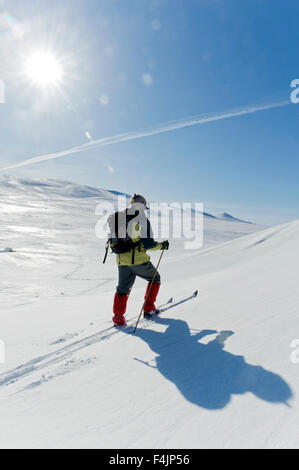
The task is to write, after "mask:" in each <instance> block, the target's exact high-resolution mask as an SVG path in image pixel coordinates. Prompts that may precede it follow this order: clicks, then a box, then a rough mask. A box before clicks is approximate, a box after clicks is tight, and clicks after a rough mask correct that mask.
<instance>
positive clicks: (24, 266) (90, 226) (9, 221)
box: [0, 176, 261, 309]
mask: <svg viewBox="0 0 299 470" xmlns="http://www.w3.org/2000/svg"><path fill="white" fill-rule="evenodd" d="M118 194H119V193H118V192H111V191H106V190H103V189H96V188H90V187H87V186H82V185H78V184H74V183H71V182H68V181H60V180H53V179H44V180H34V179H20V178H15V177H11V176H4V177H0V213H1V215H2V217H1V219H0V256H1V257H0V263H1V269H2V271H3V272H4V271H5V278H4V279H3V280H2V283H1V284H2V285H1V289H0V306H2V307H4V308H6V309H10V308H12V307H14V306H17V305H23V304H26V303H28V302H29V303H31V302H36V301H39V299H41V298H43V297H55V296H57V295H58V296H61V295H65V296H74V295H78V294H82V295H85V294H89V293H90V292H95V291H96V290H97V289H98V288H101V287H102V286H104V285H106V284H108V283H110V284H111V283H115V280H114V278H115V267H114V260H113V259H111V258H112V257H109V259H108V263H107V265H106V269H105V272H104V273H103V276H102V275H101V274H99V266H100V264H101V262H102V259H103V256H104V247H105V242H106V240H103V239H101V240H99V239H98V238H97V237H96V234H95V227H96V224H97V221H98V220H99V219H100V215H99V213H98V212H97V213H96V208H97V207H98V205H99V204H100V203H104V204H105V203H110V204H112V205H115V204H116V202H117V196H118ZM156 218H157V217H156ZM259 229H261V227H260V226H258V225H254V224H253V225H251V224H242V223H240V224H239V223H230V222H225V221H222V220H218V219H217V218H215V219H214V218H213V219H212V218H210V217H209V216H205V217H204V235H205V237H204V241H205V246H210V245H213V244H215V243H219V242H223V241H226V240H230V239H232V238H237V237H239V236H241V235H243V234H247V233H251V232H256V231H257V230H259ZM172 245H173V246H175V247H176V250H175V251H173V252H172V253H173V254H174V253H176V251H177V250H179V251H180V250H181V249H182V242H181V241H180V240H174V241H173V242H172ZM7 247H10V248H12V249H13V250H15V253H14V254H13V256H11V255H9V256H6V255H3V253H2V251H3V250H5V249H6V248H7ZM171 256H172V255H171Z"/></svg>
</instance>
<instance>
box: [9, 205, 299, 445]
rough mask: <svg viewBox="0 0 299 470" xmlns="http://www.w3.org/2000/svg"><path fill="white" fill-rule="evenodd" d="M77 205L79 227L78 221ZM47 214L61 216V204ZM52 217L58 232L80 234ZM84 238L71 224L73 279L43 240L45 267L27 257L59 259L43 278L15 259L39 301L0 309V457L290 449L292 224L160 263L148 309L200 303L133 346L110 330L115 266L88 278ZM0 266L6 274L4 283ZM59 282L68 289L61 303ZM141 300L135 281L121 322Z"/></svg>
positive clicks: (94, 269)
mask: <svg viewBox="0 0 299 470" xmlns="http://www.w3.org/2000/svg"><path fill="white" fill-rule="evenodd" d="M23 203H24V201H23ZM81 203H82V200H81V199H80V204H79V205H78V206H77V209H78V210H79V213H80V215H82V214H84V207H85V208H86V207H87V206H84V205H83V206H81ZM27 204H28V201H27ZM31 204H32V207H34V201H32V202H31ZM57 204H58V207H59V209H61V207H62V205H61V204H62V201H61V200H59V201H58V202H57ZM63 204H66V200H63ZM15 205H16V206H18V208H20V207H21V206H22V204H21V201H20V200H19V201H18V203H16V201H15ZM45 206H47V207H49V210H51V211H54V208H55V207H56V204H52V203H51V201H49V199H48V200H46V201H45ZM19 214H20V212H19ZM39 214H41V208H39ZM63 217H64V218H63V221H60V223H65V224H67V223H71V222H72V223H74V221H75V220H77V222H78V221H79V219H76V218H74V217H73V216H72V218H70V219H66V218H65V217H66V214H65V213H64V216H63ZM82 217H83V215H82ZM53 218H54V219H55V221H56V222H55V223H56V224H58V217H57V215H55V217H54V215H53ZM40 220H41V221H45V220H46V219H42V218H41V219H40ZM18 221H19V223H20V224H21V222H22V224H21V225H22V227H24V220H23V219H22V217H21V216H20V217H19V218H16V219H15V221H14V223H13V224H14V225H15V226H16V225H17V222H18ZM82 223H87V219H84V217H83V219H82ZM233 223H234V224H237V222H233ZM41 225H42V223H41ZM32 227H33V226H32ZM34 227H37V225H34ZM83 228H84V230H83V229H82V232H80V224H79V223H78V227H75V228H74V230H75V231H74V233H72V236H71V237H70V240H67V241H65V246H66V247H69V245H70V244H71V247H72V249H73V247H77V251H80V257H81V258H80V259H81V265H80V266H79V263H78V266H77V267H76V266H74V265H72V264H71V262H70V260H69V257H70V254H69V253H70V252H66V253H64V250H63V246H62V242H60V243H61V245H59V244H58V242H56V238H55V237H54V240H53V242H54V241H55V243H57V245H56V246H55V249H53V253H52V254H51V255H50V254H49V251H50V250H49V247H45V248H44V254H43V253H40V256H41V260H42V261H44V257H43V256H46V257H48V259H49V258H50V256H53V257H55V253H56V252H57V250H60V251H59V256H58V258H59V259H58V260H57V259H53V260H52V259H51V261H52V264H53V266H55V270H53V277H52V278H49V279H48V272H47V273H46V274H44V272H43V271H44V269H47V264H45V263H42V262H40V264H39V265H34V266H32V265H30V264H28V263H29V261H28V258H27V257H26V256H24V255H23V256H24V259H23V262H24V263H25V265H26V269H27V272H28V273H29V277H30V276H31V275H32V270H35V269H36V285H37V286H40V284H39V283H40V282H41V281H40V279H41V278H42V277H43V276H45V281H46V280H47V279H48V287H49V289H50V290H51V289H52V290H51V292H52V295H48V296H46V295H42V294H41V292H40V290H39V289H38V287H36V289H37V291H38V292H39V298H37V299H36V301H35V302H32V299H31V297H29V296H27V297H26V299H25V300H26V301H24V305H18V306H17V305H16V304H15V305H14V306H13V299H16V298H18V297H17V296H14V295H12V302H11V303H10V304H9V308H1V333H0V338H1V339H2V340H3V341H4V343H5V346H6V361H5V363H4V364H0V409H1V423H2V426H1V430H0V446H1V447H12V448H15V447H25V448H32V447H50V448H65V447H73V448H78V447H80V448H85V447H86V448H114V449H115V448H148V447H149V448H172V447H173V448H215V447H222V448H232V447H238V448H248V447H254V448H261V447H263V448H280V447H283V448H289V447H291V448H295V447H298V420H299V402H298V398H297V396H298V388H299V374H298V367H299V364H294V363H292V361H291V358H290V356H291V353H292V351H293V350H292V349H291V347H290V344H291V342H292V341H293V340H294V339H295V338H296V337H298V333H297V332H298V331H299V318H298V308H299V292H298V258H299V246H298V238H299V221H295V222H293V223H291V224H286V225H281V226H278V227H273V228H269V229H266V230H263V231H260V232H258V233H252V234H249V235H246V236H243V237H241V238H238V239H235V240H230V241H228V242H225V243H222V244H220V245H213V246H208V247H207V248H206V249H203V250H199V251H197V252H187V251H184V250H181V252H180V253H178V256H174V254H173V253H171V251H170V252H167V253H165V259H164V260H163V262H162V265H161V275H162V281H163V287H162V289H161V294H160V302H161V303H164V302H165V301H167V300H168V298H169V297H171V296H174V297H175V298H178V299H180V298H183V297H185V296H188V295H190V293H192V292H193V291H194V290H195V289H199V297H198V298H197V299H194V300H191V301H189V302H187V303H184V304H182V305H180V306H179V307H177V308H174V309H172V310H169V311H168V312H165V313H164V314H163V315H162V316H161V317H160V318H158V319H157V320H156V321H155V322H146V321H142V322H141V324H140V327H139V329H138V330H137V333H136V334H135V335H133V334H129V332H128V331H124V332H122V331H117V330H114V329H113V328H110V326H111V307H112V300H113V293H114V288H115V284H116V272H115V271H116V269H115V265H114V260H113V259H112V257H111V258H110V259H109V262H108V264H107V266H103V265H101V264H100V263H99V264H97V265H96V264H92V263H90V264H89V261H90V258H89V256H90V254H88V253H90V252H88V250H87V248H86V245H89V243H90V240H89V239H88V241H87V240H86V234H87V233H89V232H88V230H87V229H86V227H83ZM43 230H45V227H43ZM55 230H57V231H58V233H60V232H59V230H58V228H57V225H55ZM12 233H15V234H16V233H17V232H12ZM32 233H33V232H30V236H32V237H34V236H33V235H32ZM64 233H65V232H64ZM80 233H82V235H84V236H83V237H82V238H80ZM59 236H60V235H59ZM59 236H58V235H57V237H58V238H59ZM22 237H23V238H22V243H24V242H25V239H26V237H25V235H24V232H22ZM45 237H46V238H47V237H48V238H47V240H49V234H47V235H46V236H45ZM72 237H73V238H72ZM34 240H35V243H38V242H37V240H38V239H37V238H35V237H34ZM59 240H60V239H59ZM15 241H16V243H15V245H17V241H18V238H17V237H15ZM20 243H21V242H20ZM44 243H45V241H44ZM76 243H77V244H76ZM4 245H5V246H9V245H11V243H10V244H9V243H7V240H5V243H4ZM32 246H33V245H31V246H30V250H32V249H33V248H32ZM94 246H95V245H94ZM39 250H40V251H42V242H40V246H39ZM28 251H29V250H28ZM0 256H1V259H0V262H1V263H4V264H3V265H4V266H5V272H6V274H7V275H6V276H5V282H11V283H13V281H14V276H15V277H16V280H17V282H16V284H17V285H18V288H19V290H20V292H19V296H20V297H19V299H20V298H21V297H22V295H23V294H22V292H21V289H22V287H21V286H22V285H25V284H26V282H25V281H24V279H23V281H21V279H20V278H18V269H16V266H20V267H21V268H22V269H23V266H24V265H22V264H21V262H20V259H19V258H18V256H20V254H19V253H2V254H1V255H0ZM28 256H29V255H28ZM158 256H159V253H154V254H153V256H152V258H153V262H156V261H157V257H158ZM30 259H31V258H30ZM13 260H14V261H13ZM16 260H18V261H16ZM31 262H33V261H32V259H31ZM10 263H11V265H12V266H14V269H12V270H11V271H6V268H7V266H9V265H10ZM14 263H15V264H14ZM16 263H19V264H16ZM26 263H27V264H26ZM54 271H55V273H56V277H54ZM21 272H22V273H23V272H25V271H22V270H21ZM63 276H64V281H62V279H63ZM88 279H90V280H88ZM22 282H23V284H22ZM30 282H31V280H30ZM60 282H61V283H62V284H63V287H64V288H65V287H66V286H67V288H66V289H65V293H64V295H61V293H60V292H59V288H58V287H60ZM29 284H30V283H29ZM29 284H28V285H29ZM30 285H31V284H30ZM16 289H17V288H16V287H15V291H13V293H14V294H15V293H16ZM144 289H145V285H144V283H143V282H142V281H138V282H137V283H136V286H135V288H134V291H133V293H132V295H131V297H130V300H129V305H128V313H127V318H128V320H130V319H133V318H134V317H136V315H137V314H138V313H139V309H140V306H141V303H142V299H143V295H144ZM6 296H7V298H9V290H7V291H6ZM131 321H132V322H133V320H131Z"/></svg>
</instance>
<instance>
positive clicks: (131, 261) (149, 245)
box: [116, 221, 162, 266]
mask: <svg viewBox="0 0 299 470" xmlns="http://www.w3.org/2000/svg"><path fill="white" fill-rule="evenodd" d="M147 224H148V227H147V229H148V230H147V232H148V233H151V226H150V222H149V221H147ZM140 232H141V229H140V225H139V223H136V224H135V225H134V224H133V228H132V233H131V234H130V237H131V239H132V240H133V242H134V243H136V242H140V243H139V245H138V246H136V247H135V248H133V249H132V250H131V251H128V252H127V253H122V254H120V255H116V261H117V264H118V265H119V266H137V265H139V264H144V263H147V262H148V261H149V260H150V256H149V255H148V254H147V253H146V251H147V250H150V251H156V250H161V249H162V243H158V242H155V240H154V239H153V238H150V237H149V238H141V236H140Z"/></svg>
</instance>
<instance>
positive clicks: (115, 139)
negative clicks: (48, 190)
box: [0, 100, 290, 171]
mask: <svg viewBox="0 0 299 470" xmlns="http://www.w3.org/2000/svg"><path fill="white" fill-rule="evenodd" d="M289 104H290V101H289V100H287V101H280V102H276V103H269V104H264V105H254V106H248V107H245V108H239V109H234V110H230V111H223V112H222V113H210V114H205V115H204V114H202V115H197V116H191V117H187V118H185V119H180V120H176V121H170V122H166V123H162V124H158V125H156V126H153V127H150V128H147V129H144V130H141V131H133V132H127V133H124V134H116V135H113V136H110V137H104V138H102V139H98V140H93V141H91V142H88V143H86V144H82V145H78V146H76V147H73V148H70V149H66V150H62V151H60V152H55V153H50V154H48V155H39V156H37V157H34V158H30V159H28V160H23V161H21V162H19V163H15V164H13V165H10V166H7V167H5V168H0V171H6V170H10V169H13V168H19V167H22V166H27V165H33V164H34V163H40V162H43V161H46V160H53V159H54V158H61V157H66V156H67V155H72V154H75V153H80V152H86V151H87V150H91V149H94V148H99V147H104V146H107V145H113V144H118V143H121V142H128V141H130V140H136V139H142V138H144V137H150V136H153V135H157V134H163V133H165V132H171V131H175V130H177V129H183V128H184V127H191V126H197V125H200V124H205V123H208V122H213V121H220V120H222V119H231V118H233V117H238V116H245V115H247V114H254V113H257V112H260V111H266V110H268V109H273V108H281V107H283V106H287V105H289Z"/></svg>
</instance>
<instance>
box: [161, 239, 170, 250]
mask: <svg viewBox="0 0 299 470" xmlns="http://www.w3.org/2000/svg"><path fill="white" fill-rule="evenodd" d="M161 245H162V248H161V250H168V249H169V241H168V240H165V241H164V242H162V243H161Z"/></svg>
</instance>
